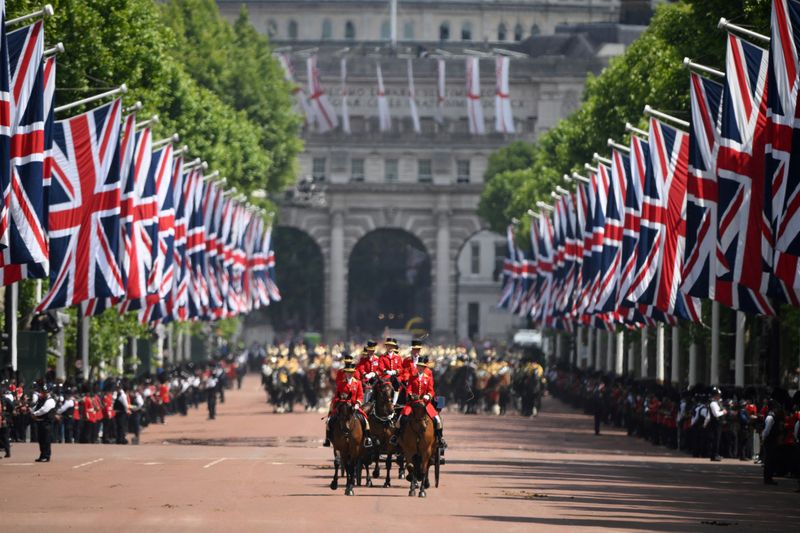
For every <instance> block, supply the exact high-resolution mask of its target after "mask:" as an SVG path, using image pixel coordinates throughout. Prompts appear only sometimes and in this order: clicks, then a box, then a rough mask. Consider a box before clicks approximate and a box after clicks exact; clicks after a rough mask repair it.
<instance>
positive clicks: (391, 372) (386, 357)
mask: <svg viewBox="0 0 800 533" xmlns="http://www.w3.org/2000/svg"><path fill="white" fill-rule="evenodd" d="M383 345H384V346H386V353H385V354H383V355H382V356H381V376H383V378H384V379H392V378H395V379H394V380H393V381H399V380H400V378H401V376H402V372H403V358H402V357H400V354H398V353H397V341H396V340H395V339H386V341H385V342H384V343H383Z"/></svg>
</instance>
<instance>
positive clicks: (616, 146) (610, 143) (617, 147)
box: [607, 139, 631, 154]
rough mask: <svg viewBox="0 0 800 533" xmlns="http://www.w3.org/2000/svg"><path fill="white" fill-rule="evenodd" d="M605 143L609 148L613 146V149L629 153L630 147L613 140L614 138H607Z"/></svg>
mask: <svg viewBox="0 0 800 533" xmlns="http://www.w3.org/2000/svg"><path fill="white" fill-rule="evenodd" d="M607 144H608V147H609V148H614V149H615V150H619V151H620V152H624V153H626V154H629V153H631V149H630V148H628V147H627V146H623V145H621V144H619V143H617V142H614V139H609V140H608V143H607Z"/></svg>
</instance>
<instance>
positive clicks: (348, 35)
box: [344, 20, 356, 41]
mask: <svg viewBox="0 0 800 533" xmlns="http://www.w3.org/2000/svg"><path fill="white" fill-rule="evenodd" d="M344 38H345V39H347V40H348V41H353V40H355V38H356V25H355V24H353V21H352V20H348V21H347V22H345V24H344Z"/></svg>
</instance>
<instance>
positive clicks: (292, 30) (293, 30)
mask: <svg viewBox="0 0 800 533" xmlns="http://www.w3.org/2000/svg"><path fill="white" fill-rule="evenodd" d="M287 34H288V35H289V39H293V40H294V39H297V21H296V20H290V21H289V29H288V31H287Z"/></svg>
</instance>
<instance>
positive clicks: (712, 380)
mask: <svg viewBox="0 0 800 533" xmlns="http://www.w3.org/2000/svg"><path fill="white" fill-rule="evenodd" d="M717 384H719V302H718V301H716V300H714V301H712V302H711V371H710V373H709V385H717Z"/></svg>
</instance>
